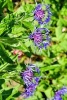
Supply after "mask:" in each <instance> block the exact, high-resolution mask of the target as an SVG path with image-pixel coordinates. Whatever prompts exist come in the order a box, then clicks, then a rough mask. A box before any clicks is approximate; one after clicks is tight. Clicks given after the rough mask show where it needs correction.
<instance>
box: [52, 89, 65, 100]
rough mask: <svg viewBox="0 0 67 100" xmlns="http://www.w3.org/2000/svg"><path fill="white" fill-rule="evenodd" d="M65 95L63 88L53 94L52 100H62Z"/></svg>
mask: <svg viewBox="0 0 67 100" xmlns="http://www.w3.org/2000/svg"><path fill="white" fill-rule="evenodd" d="M66 93H67V87H63V88H61V89H60V90H58V91H57V92H56V93H55V96H54V99H53V100H62V96H63V95H64V94H66Z"/></svg>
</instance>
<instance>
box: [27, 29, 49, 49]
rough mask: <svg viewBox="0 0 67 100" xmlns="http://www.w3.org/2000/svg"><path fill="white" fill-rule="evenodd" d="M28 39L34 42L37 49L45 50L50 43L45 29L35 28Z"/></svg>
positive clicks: (47, 31)
mask: <svg viewBox="0 0 67 100" xmlns="http://www.w3.org/2000/svg"><path fill="white" fill-rule="evenodd" d="M29 38H30V39H31V40H33V41H34V43H35V45H36V46H37V47H39V48H46V47H47V46H48V45H49V43H50V37H49V30H48V29H46V28H37V29H36V30H35V31H34V32H33V33H32V34H30V36H29Z"/></svg>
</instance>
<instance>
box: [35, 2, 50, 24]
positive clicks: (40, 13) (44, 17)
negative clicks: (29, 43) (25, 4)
mask: <svg viewBox="0 0 67 100" xmlns="http://www.w3.org/2000/svg"><path fill="white" fill-rule="evenodd" d="M50 18H51V12H50V7H49V5H45V4H38V5H37V6H36V8H35V10H34V19H35V20H37V21H38V22H39V24H46V23H48V22H49V21H50Z"/></svg>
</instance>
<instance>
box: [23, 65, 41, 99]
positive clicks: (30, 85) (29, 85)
mask: <svg viewBox="0 0 67 100" xmlns="http://www.w3.org/2000/svg"><path fill="white" fill-rule="evenodd" d="M33 72H36V73H38V74H39V73H40V70H39V68H38V67H37V66H35V65H34V64H33V65H29V66H28V67H27V69H26V70H25V71H24V72H22V73H21V77H22V78H23V80H24V83H25V84H26V89H25V92H24V93H23V94H22V95H23V96H24V98H27V97H29V96H32V95H33V94H34V91H35V89H36V87H37V86H38V83H39V81H40V77H35V76H34V73H33Z"/></svg>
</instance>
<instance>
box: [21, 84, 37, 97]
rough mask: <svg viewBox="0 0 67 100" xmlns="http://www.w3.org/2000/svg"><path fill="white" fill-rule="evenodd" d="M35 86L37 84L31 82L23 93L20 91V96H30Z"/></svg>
mask: <svg viewBox="0 0 67 100" xmlns="http://www.w3.org/2000/svg"><path fill="white" fill-rule="evenodd" d="M36 87H37V84H34V83H31V84H30V85H29V86H28V87H27V88H26V90H25V92H24V93H22V96H24V98H28V97H30V96H32V95H33V94H34V91H35V89H36Z"/></svg>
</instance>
